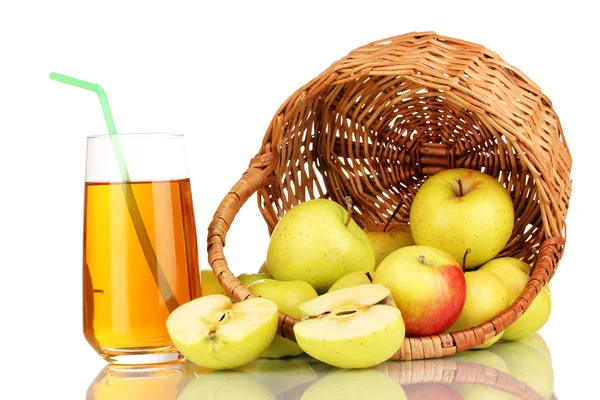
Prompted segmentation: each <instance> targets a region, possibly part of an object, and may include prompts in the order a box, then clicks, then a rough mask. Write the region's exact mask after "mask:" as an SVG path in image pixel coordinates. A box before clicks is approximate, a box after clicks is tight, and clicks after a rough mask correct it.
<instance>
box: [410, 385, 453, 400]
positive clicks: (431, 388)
mask: <svg viewBox="0 0 600 400" xmlns="http://www.w3.org/2000/svg"><path fill="white" fill-rule="evenodd" d="M402 389H404V393H406V398H407V399H408V400H432V399H440V400H462V398H463V397H462V396H461V394H460V393H459V392H458V391H457V390H456V389H454V388H453V387H452V385H449V384H444V383H416V384H412V385H402Z"/></svg>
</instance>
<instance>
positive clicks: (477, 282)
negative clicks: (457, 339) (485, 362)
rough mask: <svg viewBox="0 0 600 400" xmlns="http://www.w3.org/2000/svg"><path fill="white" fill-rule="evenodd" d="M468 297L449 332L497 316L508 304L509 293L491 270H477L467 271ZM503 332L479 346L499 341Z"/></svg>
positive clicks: (482, 346)
mask: <svg viewBox="0 0 600 400" xmlns="http://www.w3.org/2000/svg"><path fill="white" fill-rule="evenodd" d="M465 279H466V281H467V297H466V300H465V305H464V307H463V309H462V311H461V313H460V316H459V317H458V319H457V320H456V322H454V324H452V326H451V327H450V329H448V331H449V332H453V331H458V330H461V329H468V328H471V327H473V326H476V325H479V324H481V323H483V322H486V321H488V320H490V319H491V318H493V317H495V316H496V315H498V314H499V313H501V312H502V311H504V309H505V308H506V306H507V304H508V294H507V291H506V288H505V287H504V284H503V283H502V280H500V278H498V277H497V276H496V275H495V274H493V273H492V272H490V271H484V270H481V269H479V270H477V271H468V272H467V273H465ZM502 336H503V334H502V333H499V334H497V335H496V336H494V337H491V338H489V339H488V340H486V341H485V342H484V343H483V344H481V345H479V346H477V348H480V349H485V348H488V347H490V346H491V345H492V344H494V343H495V342H497V341H498V339H500V337H502Z"/></svg>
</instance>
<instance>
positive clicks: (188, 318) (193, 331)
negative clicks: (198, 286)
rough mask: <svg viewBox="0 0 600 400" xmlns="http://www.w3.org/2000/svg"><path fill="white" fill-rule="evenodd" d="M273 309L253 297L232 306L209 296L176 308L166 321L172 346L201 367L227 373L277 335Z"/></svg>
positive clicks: (225, 299)
mask: <svg viewBox="0 0 600 400" xmlns="http://www.w3.org/2000/svg"><path fill="white" fill-rule="evenodd" d="M277 321H278V312H277V305H276V304H275V303H273V302H272V301H271V300H267V299H264V298H260V297H255V298H252V299H249V300H245V301H242V302H239V303H233V302H232V301H231V299H230V298H229V297H227V296H224V295H220V294H213V295H210V296H205V297H201V298H198V299H195V300H192V301H190V302H187V303H184V304H182V305H181V306H179V307H177V308H176V309H175V310H174V311H173V312H172V313H171V315H169V318H168V319H167V331H168V332H169V336H170V337H171V340H172V341H173V344H174V345H175V347H177V349H178V350H179V351H180V352H181V354H183V355H184V356H185V357H186V358H187V359H188V360H190V361H191V362H193V363H194V364H197V365H199V366H201V367H205V368H211V369H228V368H235V367H239V366H240V365H244V364H247V363H249V362H250V361H252V360H254V359H256V358H258V357H259V356H260V355H261V354H262V353H263V352H264V351H265V350H266V349H267V347H269V345H270V344H271V342H272V341H273V338H274V337H275V333H276V332H277Z"/></svg>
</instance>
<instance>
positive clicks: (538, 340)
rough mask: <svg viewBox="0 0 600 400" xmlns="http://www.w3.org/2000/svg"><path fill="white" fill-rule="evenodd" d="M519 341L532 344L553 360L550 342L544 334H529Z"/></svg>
mask: <svg viewBox="0 0 600 400" xmlns="http://www.w3.org/2000/svg"><path fill="white" fill-rule="evenodd" d="M519 341H520V342H524V343H527V344H530V345H532V346H533V347H535V348H537V349H538V350H540V351H541V352H542V353H544V354H545V355H546V356H547V357H548V359H549V360H550V361H552V355H551V354H550V347H548V344H547V343H546V341H545V340H544V338H543V337H542V335H540V334H539V333H534V334H533V335H530V336H527V337H525V338H523V339H521V340H519Z"/></svg>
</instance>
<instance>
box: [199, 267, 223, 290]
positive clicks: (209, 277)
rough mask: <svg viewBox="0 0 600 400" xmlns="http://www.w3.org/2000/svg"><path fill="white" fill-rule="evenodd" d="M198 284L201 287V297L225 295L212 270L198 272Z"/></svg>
mask: <svg viewBox="0 0 600 400" xmlns="http://www.w3.org/2000/svg"><path fill="white" fill-rule="evenodd" d="M200 282H201V285H202V296H208V295H211V294H225V289H223V286H221V284H220V283H219V280H218V279H217V277H216V276H215V274H214V273H213V270H212V269H203V270H200Z"/></svg>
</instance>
